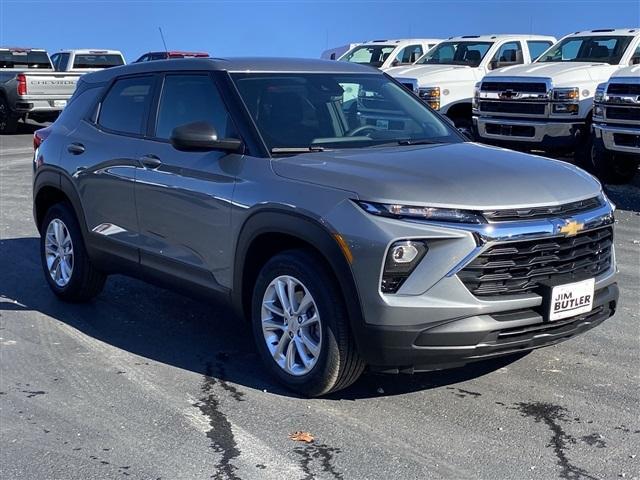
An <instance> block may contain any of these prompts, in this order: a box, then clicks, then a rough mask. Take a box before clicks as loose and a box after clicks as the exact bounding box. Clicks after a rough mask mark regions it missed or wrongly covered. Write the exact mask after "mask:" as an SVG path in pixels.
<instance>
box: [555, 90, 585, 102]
mask: <svg viewBox="0 0 640 480" xmlns="http://www.w3.org/2000/svg"><path fill="white" fill-rule="evenodd" d="M553 99H554V100H555V101H556V102H573V101H576V100H579V99H580V89H579V88H578V87H571V88H554V89H553Z"/></svg>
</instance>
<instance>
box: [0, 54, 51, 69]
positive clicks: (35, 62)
mask: <svg viewBox="0 0 640 480" xmlns="http://www.w3.org/2000/svg"><path fill="white" fill-rule="evenodd" d="M0 68H47V69H50V68H51V61H50V60H49V55H47V52H34V51H31V50H1V51H0Z"/></svg>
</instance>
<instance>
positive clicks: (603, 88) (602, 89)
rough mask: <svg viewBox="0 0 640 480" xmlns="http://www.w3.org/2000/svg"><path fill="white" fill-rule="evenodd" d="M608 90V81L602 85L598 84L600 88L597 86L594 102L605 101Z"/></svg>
mask: <svg viewBox="0 0 640 480" xmlns="http://www.w3.org/2000/svg"><path fill="white" fill-rule="evenodd" d="M606 91H607V84H606V83H601V84H600V85H598V88H596V93H595V95H594V96H593V101H594V102H602V101H604V94H605V92H606Z"/></svg>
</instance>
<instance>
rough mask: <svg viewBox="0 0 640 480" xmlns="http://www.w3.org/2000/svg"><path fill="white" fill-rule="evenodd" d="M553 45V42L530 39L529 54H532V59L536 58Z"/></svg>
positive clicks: (528, 43)
mask: <svg viewBox="0 0 640 480" xmlns="http://www.w3.org/2000/svg"><path fill="white" fill-rule="evenodd" d="M551 45H553V44H552V43H551V42H541V41H536V40H528V41H527V46H528V47H529V54H530V55H531V61H534V60H536V59H537V58H538V57H539V56H540V55H542V54H543V53H544V52H545V51H546V50H547V49H548V48H549V47H550V46H551Z"/></svg>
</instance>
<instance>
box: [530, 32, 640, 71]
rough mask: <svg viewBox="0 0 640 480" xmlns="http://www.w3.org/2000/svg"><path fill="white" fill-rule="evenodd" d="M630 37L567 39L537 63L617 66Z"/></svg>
mask: <svg viewBox="0 0 640 480" xmlns="http://www.w3.org/2000/svg"><path fill="white" fill-rule="evenodd" d="M631 40H633V37H631V36H598V37H569V38H565V39H564V40H562V41H560V43H558V44H557V45H555V46H554V47H552V48H551V49H549V50H548V51H547V52H545V53H544V54H543V55H542V56H541V57H540V58H539V59H538V60H537V62H540V63H548V62H598V63H609V64H611V65H617V64H619V63H620V59H621V58H622V55H624V51H625V50H626V49H627V46H628V45H629V43H631Z"/></svg>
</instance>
